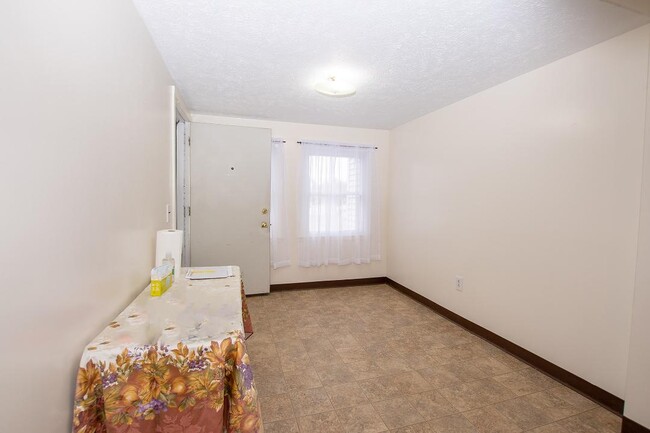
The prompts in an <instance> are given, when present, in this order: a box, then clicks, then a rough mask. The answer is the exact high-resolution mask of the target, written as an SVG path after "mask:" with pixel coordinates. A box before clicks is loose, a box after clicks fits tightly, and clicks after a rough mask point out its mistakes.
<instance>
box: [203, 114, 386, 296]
mask: <svg viewBox="0 0 650 433" xmlns="http://www.w3.org/2000/svg"><path fill="white" fill-rule="evenodd" d="M192 120H193V121H195V122H212V123H220V124H223V125H239V126H251V127H259V128H271V131H272V135H273V137H276V138H282V139H284V140H286V144H285V158H286V166H285V171H286V183H287V189H286V196H285V200H286V204H287V214H288V215H287V219H288V226H289V235H290V239H292V240H293V241H292V243H291V245H290V253H291V266H288V267H285V268H280V269H275V270H272V271H271V284H275V283H295V282H302V281H323V280H341V279H348V278H364V277H380V276H381V277H383V276H385V275H386V242H385V241H384V240H385V239H386V224H385V222H386V197H385V196H382V197H381V200H382V203H381V205H382V206H381V207H382V209H381V224H382V248H381V256H382V260H381V261H377V262H371V263H370V264H362V265H356V264H350V265H346V266H336V265H334V266H321V267H317V268H302V267H300V266H298V232H297V226H298V223H297V198H298V168H299V155H300V153H299V151H300V148H299V145H298V144H297V143H296V141H298V140H301V139H313V140H325V141H335V142H342V143H358V144H368V145H374V146H377V147H378V148H379V149H378V150H377V152H378V153H377V155H378V158H377V160H378V164H379V170H380V172H379V174H380V179H381V182H382V186H381V190H382V192H384V193H385V192H386V191H387V189H388V184H387V182H388V176H386V173H387V165H388V140H389V133H388V131H385V130H379V129H361V128H345V127H338V126H326V125H311V124H305V123H288V122H274V121H267V120H253V119H238V118H231V117H219V116H208V115H198V114H195V115H193V116H192Z"/></svg>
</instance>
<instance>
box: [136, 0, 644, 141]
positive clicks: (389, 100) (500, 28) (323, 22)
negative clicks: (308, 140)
mask: <svg viewBox="0 0 650 433" xmlns="http://www.w3.org/2000/svg"><path fill="white" fill-rule="evenodd" d="M134 3H135V5H136V7H137V9H138V10H139V12H140V14H141V15H142V17H143V19H144V21H145V24H146V25H147V27H148V28H149V31H150V32H151V34H152V36H153V39H154V41H155V43H156V45H157V46H158V49H159V50H160V52H161V54H162V56H163V59H164V60H165V62H166V64H167V66H168V68H169V70H170V73H171V75H172V76H173V78H174V80H175V81H176V84H177V85H178V86H179V88H180V91H181V93H182V94H183V97H184V98H185V101H186V103H187V105H188V106H189V108H190V110H191V111H192V112H197V113H211V114H220V115H228V116H238V117H254V118H263V119H273V120H284V121H292V122H305V123H320V124H329V125H342V126H356V127H369V128H382V129H389V128H392V127H395V126H397V125H400V124H402V123H404V122H406V121H408V120H411V119H413V118H416V117H418V116H421V115H423V114H425V113H428V112H430V111H433V110H436V109H438V108H440V107H443V106H445V105H448V104H450V103H453V102H455V101H458V100H460V99H462V98H465V97H467V96H469V95H472V94H474V93H476V92H479V91H481V90H484V89H486V88H488V87H491V86H494V85H495V84H498V83H501V82H503V81H506V80H509V79H511V78H514V77H516V76H517V75H520V74H522V73H525V72H528V71H530V70H533V69H535V68H537V67H539V66H542V65H544V64H547V63H550V62H552V61H554V60H557V59H559V58H561V57H564V56H567V55H569V54H572V53H574V52H577V51H579V50H582V49H584V48H587V47H590V46H592V45H595V44H597V43H599V42H601V41H604V40H606V39H609V38H611V37H613V36H616V35H618V34H621V33H623V32H625V31H628V30H631V29H633V28H635V27H638V26H640V25H642V24H644V23H647V22H648V17H647V16H644V15H641V14H637V13H635V12H633V11H631V10H629V9H625V8H622V7H618V6H616V5H614V4H611V3H608V2H604V1H600V0H401V1H400V0H327V1H323V0H278V1H268V0H266V1H263V0H191V1H187V0H185V1H181V0H134ZM330 69H341V70H342V72H340V73H339V76H343V75H345V74H346V73H347V74H349V76H350V79H351V80H353V81H354V82H355V83H356V84H357V87H358V90H357V94H356V95H355V96H352V97H348V98H331V97H327V96H323V95H320V94H318V93H316V92H315V91H314V90H313V87H312V85H313V83H314V81H315V80H316V79H317V78H318V76H319V75H322V74H324V73H327V72H328V70H330Z"/></svg>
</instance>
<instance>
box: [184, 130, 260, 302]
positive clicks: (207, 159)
mask: <svg viewBox="0 0 650 433" xmlns="http://www.w3.org/2000/svg"><path fill="white" fill-rule="evenodd" d="M191 167H192V168H191V170H192V172H191V181H190V183H191V185H190V186H191V188H190V190H191V199H190V200H191V217H190V218H191V222H192V235H191V237H190V249H191V266H216V265H238V266H240V267H241V270H242V277H243V279H244V284H245V287H246V293H268V292H269V279H270V275H269V270H270V268H269V251H270V238H269V233H270V230H269V214H268V211H267V209H269V203H270V194H271V187H270V184H271V130H270V129H264V128H248V127H242V126H226V125H215V124H209V123H192V145H191Z"/></svg>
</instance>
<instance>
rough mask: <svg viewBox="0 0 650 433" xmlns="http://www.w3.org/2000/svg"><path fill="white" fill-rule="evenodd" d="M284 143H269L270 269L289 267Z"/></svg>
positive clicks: (277, 140) (277, 139)
mask: <svg viewBox="0 0 650 433" xmlns="http://www.w3.org/2000/svg"><path fill="white" fill-rule="evenodd" d="M284 187H285V183H284V141H283V140H281V139H279V138H274V139H273V140H272V141H271V267H272V268H273V269H277V268H281V267H283V266H289V265H290V264H291V262H290V260H289V245H288V239H287V237H288V236H287V208H286V206H285V203H284Z"/></svg>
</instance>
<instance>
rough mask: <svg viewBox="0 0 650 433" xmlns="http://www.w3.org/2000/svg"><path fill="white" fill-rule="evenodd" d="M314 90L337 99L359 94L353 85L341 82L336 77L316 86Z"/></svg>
mask: <svg viewBox="0 0 650 433" xmlns="http://www.w3.org/2000/svg"><path fill="white" fill-rule="evenodd" d="M314 89H315V90H316V91H317V92H318V93H321V94H323V95H327V96H335V97H343V96H352V95H354V94H355V93H357V89H356V88H355V87H354V86H353V85H352V84H350V83H348V82H345V81H341V80H340V79H338V78H336V76H334V75H331V76H329V77H327V79H325V80H322V81H319V82H317V83H316V84H314Z"/></svg>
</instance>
